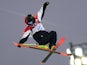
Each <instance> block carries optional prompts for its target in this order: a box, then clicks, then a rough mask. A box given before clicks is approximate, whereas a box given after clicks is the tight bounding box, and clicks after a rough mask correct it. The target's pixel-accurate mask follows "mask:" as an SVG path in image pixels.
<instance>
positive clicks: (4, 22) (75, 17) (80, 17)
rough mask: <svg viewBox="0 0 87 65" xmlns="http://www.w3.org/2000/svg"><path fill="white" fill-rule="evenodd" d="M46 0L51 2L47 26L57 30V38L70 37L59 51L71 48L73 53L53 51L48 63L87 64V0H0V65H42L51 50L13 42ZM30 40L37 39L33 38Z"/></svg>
mask: <svg viewBox="0 0 87 65" xmlns="http://www.w3.org/2000/svg"><path fill="white" fill-rule="evenodd" d="M45 1H49V2H50V5H49V6H48V7H47V9H46V12H45V16H44V18H43V20H42V21H43V25H44V27H45V28H46V30H47V31H50V30H55V31H56V32H57V37H58V39H57V41H58V40H59V39H60V38H61V37H63V36H64V37H65V38H66V41H65V43H64V44H63V45H62V46H61V47H60V48H59V49H57V51H64V52H66V50H67V49H68V50H69V52H71V53H72V54H73V55H72V56H71V57H63V56H61V55H57V54H53V55H52V56H51V57H50V58H49V60H48V61H47V63H46V64H44V65H77V64H78V65H82V64H83V65H87V63H86V62H85V61H84V59H86V53H87V51H85V49H86V48H87V46H86V45H87V44H86V42H87V29H86V28H87V0H0V65H30V64H31V65H41V61H42V60H43V58H44V57H45V56H46V55H47V54H48V52H43V51H38V50H34V49H24V48H21V49H20V48H17V47H15V46H14V45H13V42H14V41H16V42H18V41H19V40H20V38H21V36H22V34H23V29H24V28H25V27H26V24H25V23H24V17H25V16H26V15H27V14H30V13H31V14H33V15H34V14H36V12H37V11H38V10H39V9H40V7H41V6H42V4H43V3H44V2H45ZM26 43H35V41H34V40H33V39H32V38H29V40H28V41H27V42H26ZM77 46H78V47H77ZM84 46H85V48H84ZM77 51H78V52H77ZM78 54H79V55H78ZM86 60H87V59H86Z"/></svg>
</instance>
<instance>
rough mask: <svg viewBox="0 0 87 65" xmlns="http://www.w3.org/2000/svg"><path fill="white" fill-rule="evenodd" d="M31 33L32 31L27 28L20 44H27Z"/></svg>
mask: <svg viewBox="0 0 87 65" xmlns="http://www.w3.org/2000/svg"><path fill="white" fill-rule="evenodd" d="M30 33H31V30H30V29H29V28H28V27H26V28H25V30H24V33H23V36H22V38H21V40H20V41H19V43H20V44H23V43H24V42H26V41H27V39H28V37H29V36H30Z"/></svg>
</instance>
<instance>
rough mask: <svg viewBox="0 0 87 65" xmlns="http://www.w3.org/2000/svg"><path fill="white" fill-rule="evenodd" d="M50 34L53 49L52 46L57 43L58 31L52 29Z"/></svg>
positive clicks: (50, 44)
mask: <svg viewBox="0 0 87 65" xmlns="http://www.w3.org/2000/svg"><path fill="white" fill-rule="evenodd" d="M49 35H50V43H49V48H50V49H51V47H52V46H55V45H56V41H57V33H56V32H55V31H51V32H49Z"/></svg>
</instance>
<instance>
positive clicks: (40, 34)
mask: <svg viewBox="0 0 87 65" xmlns="http://www.w3.org/2000/svg"><path fill="white" fill-rule="evenodd" d="M48 5H49V2H45V3H44V4H43V6H42V7H41V8H40V10H39V11H38V12H37V13H36V15H35V16H33V15H31V14H28V15H27V16H26V17H25V23H26V24H27V27H26V28H25V29H24V34H23V36H22V38H21V40H20V41H19V44H23V43H25V42H26V41H27V39H28V37H30V36H31V35H32V37H33V38H34V40H35V41H36V42H37V43H38V45H46V44H48V46H49V49H51V47H52V46H55V45H56V40H57V34H56V31H50V32H48V31H46V30H45V28H44V27H43V25H42V22H41V21H42V19H43V16H44V13H45V10H46V7H47V6H48ZM49 23H50V22H49ZM18 47H20V46H18Z"/></svg>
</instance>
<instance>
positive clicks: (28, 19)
mask: <svg viewBox="0 0 87 65" xmlns="http://www.w3.org/2000/svg"><path fill="white" fill-rule="evenodd" d="M26 23H27V24H28V25H31V26H32V25H33V24H34V23H35V18H34V17H33V16H32V15H31V14H28V15H27V17H26Z"/></svg>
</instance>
